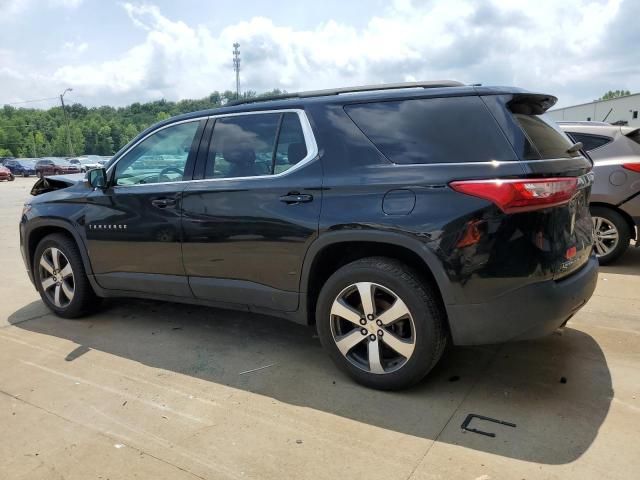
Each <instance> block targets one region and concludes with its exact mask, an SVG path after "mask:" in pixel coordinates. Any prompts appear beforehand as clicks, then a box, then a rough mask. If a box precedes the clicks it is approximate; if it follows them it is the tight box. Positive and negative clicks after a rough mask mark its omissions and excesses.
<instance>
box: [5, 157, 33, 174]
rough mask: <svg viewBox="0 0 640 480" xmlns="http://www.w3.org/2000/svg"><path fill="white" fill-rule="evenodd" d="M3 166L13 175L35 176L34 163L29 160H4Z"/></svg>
mask: <svg viewBox="0 0 640 480" xmlns="http://www.w3.org/2000/svg"><path fill="white" fill-rule="evenodd" d="M4 166H5V167H7V168H8V169H9V170H11V173H13V175H22V176H23V177H28V176H29V175H35V173H36V169H35V161H34V160H32V159H30V158H16V159H9V160H5V162H4Z"/></svg>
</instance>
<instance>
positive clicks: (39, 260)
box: [34, 234, 99, 318]
mask: <svg viewBox="0 0 640 480" xmlns="http://www.w3.org/2000/svg"><path fill="white" fill-rule="evenodd" d="M34 279H35V281H36V287H37V288H38V292H39V293H40V297H41V298H42V301H43V302H44V303H45V305H47V307H49V308H50V309H51V310H53V311H54V313H56V314H57V315H59V316H61V317H65V318H75V317H79V316H81V315H84V314H85V313H87V312H89V311H90V310H91V309H93V308H94V307H95V306H97V305H98V303H99V299H98V298H97V297H96V295H95V293H94V292H93V289H92V288H91V284H90V283H89V279H88V278H87V275H86V273H85V270H84V264H83V263H82V258H81V256H80V252H79V251H78V247H77V246H76V244H75V242H74V241H73V240H71V239H70V238H69V237H67V236H65V235H61V234H52V235H48V236H46V237H45V238H43V239H42V240H41V241H40V243H39V244H38V246H37V248H36V251H35V255H34Z"/></svg>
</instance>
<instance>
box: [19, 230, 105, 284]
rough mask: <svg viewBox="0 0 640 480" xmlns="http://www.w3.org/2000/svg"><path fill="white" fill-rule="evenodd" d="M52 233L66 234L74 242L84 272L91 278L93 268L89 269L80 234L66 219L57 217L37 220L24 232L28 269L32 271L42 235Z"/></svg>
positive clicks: (89, 264) (87, 256) (89, 263)
mask: <svg viewBox="0 0 640 480" xmlns="http://www.w3.org/2000/svg"><path fill="white" fill-rule="evenodd" d="M53 233H60V234H63V235H66V236H67V237H70V238H71V239H72V240H73V241H74V242H75V244H76V246H77V247H78V250H79V252H80V256H81V257H82V263H83V264H84V269H85V272H86V273H87V275H88V276H89V277H90V278H92V276H93V275H92V274H93V270H92V269H91V262H90V261H89V255H88V254H87V249H86V247H85V244H84V242H83V241H82V238H81V237H80V234H78V232H77V231H75V229H74V228H73V227H72V226H71V225H70V224H69V223H68V222H67V221H65V220H59V219H47V220H46V221H37V222H36V223H35V224H33V225H31V226H30V228H29V229H28V230H27V231H26V232H25V243H26V247H27V252H28V256H27V261H28V262H29V265H28V266H29V270H30V271H31V272H33V260H34V258H33V256H34V255H35V251H36V248H37V247H38V244H39V243H40V242H41V241H42V239H43V238H44V237H46V236H47V235H51V234H53Z"/></svg>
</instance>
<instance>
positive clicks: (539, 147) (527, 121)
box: [513, 112, 580, 160]
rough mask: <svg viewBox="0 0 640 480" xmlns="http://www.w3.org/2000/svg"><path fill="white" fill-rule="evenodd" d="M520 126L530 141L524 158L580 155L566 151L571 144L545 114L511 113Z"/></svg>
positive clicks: (535, 158) (534, 158) (536, 158)
mask: <svg viewBox="0 0 640 480" xmlns="http://www.w3.org/2000/svg"><path fill="white" fill-rule="evenodd" d="M513 117H514V118H515V119H516V121H517V122H518V124H519V125H520V128H522V130H523V131H524V133H525V135H526V136H527V139H528V140H529V142H530V145H529V146H528V148H526V149H525V152H524V159H525V160H539V159H547V158H570V157H576V156H578V155H580V153H578V152H576V153H573V154H569V153H567V150H568V149H569V148H570V147H571V146H572V145H573V143H572V142H571V141H569V139H568V138H567V136H566V135H565V134H564V132H562V130H560V129H559V128H558V126H557V125H556V124H555V123H554V122H553V120H551V119H550V118H548V117H547V116H546V115H531V114H526V113H517V112H514V113H513Z"/></svg>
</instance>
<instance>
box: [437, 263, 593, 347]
mask: <svg viewBox="0 0 640 480" xmlns="http://www.w3.org/2000/svg"><path fill="white" fill-rule="evenodd" d="M597 280H598V260H597V259H596V257H595V255H592V256H591V257H590V258H589V260H588V262H587V264H586V265H585V266H584V267H582V268H581V269H580V270H579V271H578V272H576V273H574V274H573V275H571V276H569V277H568V278H563V279H562V280H558V281H555V280H548V281H544V282H540V283H535V284H532V285H527V286H526V287H522V288H520V289H518V290H515V291H512V292H509V293H508V294H505V295H503V296H501V297H498V298H497V299H495V300H492V301H491V302H487V303H474V304H467V305H448V306H447V313H448V315H449V326H450V327H451V336H452V337H453V343H454V344H455V345H482V344H490V343H501V342H507V341H512V340H527V339H531V338H536V337H541V336H544V335H547V334H550V333H552V332H553V331H554V330H555V329H557V328H558V327H560V326H562V325H563V324H564V323H566V321H567V320H569V318H571V316H573V314H574V313H576V312H577V311H578V310H579V309H580V308H581V307H582V306H583V305H584V304H585V303H586V302H587V300H589V298H591V295H592V294H593V291H594V290H595V288H596V282H597Z"/></svg>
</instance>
